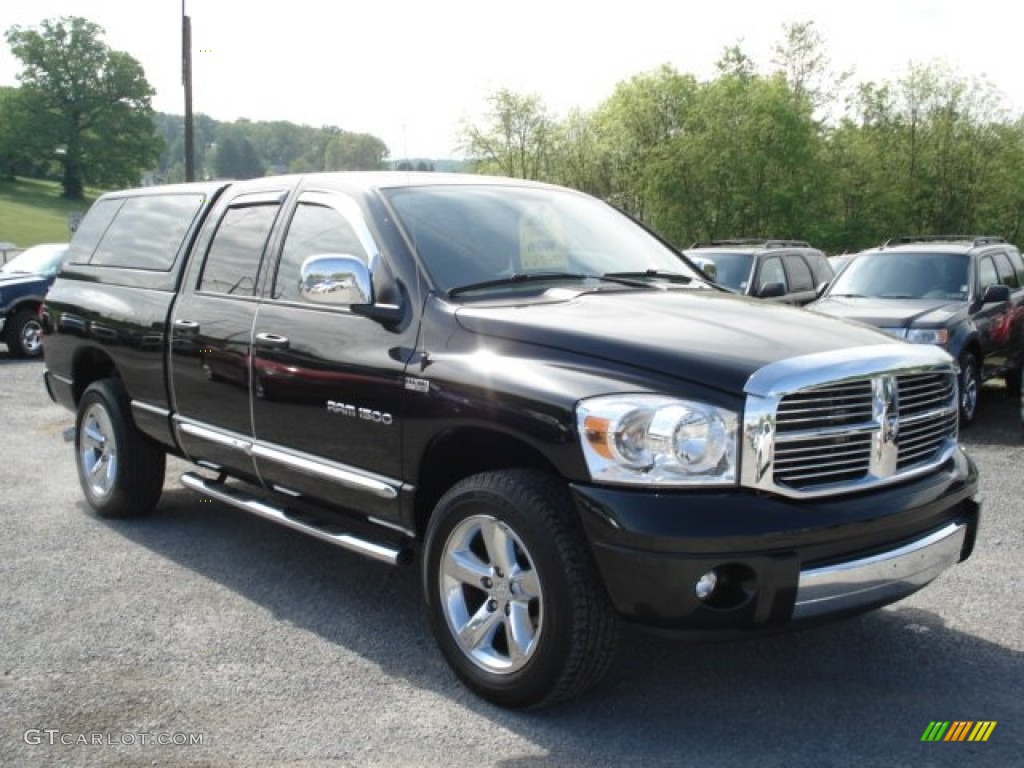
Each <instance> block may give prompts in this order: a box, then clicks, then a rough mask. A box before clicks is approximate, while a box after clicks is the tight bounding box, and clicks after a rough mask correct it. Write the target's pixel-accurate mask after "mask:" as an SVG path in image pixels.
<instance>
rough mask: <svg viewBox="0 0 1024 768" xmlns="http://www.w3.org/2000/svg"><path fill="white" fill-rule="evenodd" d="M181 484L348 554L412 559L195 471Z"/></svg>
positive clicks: (392, 560)
mask: <svg viewBox="0 0 1024 768" xmlns="http://www.w3.org/2000/svg"><path fill="white" fill-rule="evenodd" d="M181 484H182V485H184V486H185V487H186V488H188V489H189V490H193V491H196V492H197V493H201V494H204V495H206V496H209V497H210V498H213V499H217V501H222V502H224V503H225V504H230V505H231V506H233V507H238V508H239V509H242V510H245V511H246V512H252V513H253V514H255V515H258V516H259V517H262V518H265V519H267V520H271V521H272V522H275V523H280V524H281V525H284V526H286V527H288V528H292V529H294V530H296V531H301V532H302V533H305V534H309V535H310V536H314V537H316V538H318V539H320V540H321V541H326V542H328V543H329V544H334V545H336V546H339V547H341V548H343V549H347V550H349V551H350V552H355V553H357V554H360V555H364V556H365V557H369V558H372V559H374V560H380V561H381V562H384V563H388V564H389V565H400V564H405V563H408V562H410V561H411V560H412V551H411V550H409V549H408V548H398V547H393V546H391V545H388V544H378V543H376V542H373V541H367V540H366V539H362V538H359V537H358V536H355V535H353V534H351V533H334V532H332V531H328V530H326V529H324V528H320V527H318V526H316V525H312V524H310V523H307V522H304V521H302V520H298V519H296V518H295V517H294V516H292V515H291V514H289V513H288V510H287V509H285V508H284V507H278V506H275V505H273V504H270V503H268V502H266V501H264V500H262V499H260V498H257V497H256V496H251V495H249V494H247V493H245V492H244V491H241V490H239V489H238V488H233V487H229V486H227V485H225V484H224V483H218V482H217V481H216V480H208V479H206V478H205V477H202V476H200V475H197V474H196V473H195V472H186V473H185V474H183V475H182V476H181Z"/></svg>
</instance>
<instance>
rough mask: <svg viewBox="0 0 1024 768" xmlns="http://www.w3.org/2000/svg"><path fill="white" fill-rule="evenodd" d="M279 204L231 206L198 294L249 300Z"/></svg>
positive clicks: (212, 245) (212, 246)
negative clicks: (245, 297)
mask: <svg viewBox="0 0 1024 768" xmlns="http://www.w3.org/2000/svg"><path fill="white" fill-rule="evenodd" d="M280 207H281V206H280V205H279V204H278V203H263V204H254V205H244V204H243V205H232V206H231V207H230V208H228V210H227V211H226V212H225V213H224V216H223V217H222V218H221V220H220V223H219V224H218V225H217V231H216V233H215V234H214V236H213V240H212V242H211V243H210V248H209V250H208V251H207V253H206V263H205V264H204V265H203V273H202V275H201V276H200V278H199V285H198V286H197V290H199V291H203V292H207V293H223V294H227V295H230V296H252V295H254V294H255V292H256V278H257V276H258V275H259V270H260V263H261V262H262V259H263V253H264V251H265V250H266V246H267V238H268V237H269V235H270V230H271V228H272V227H273V225H274V220H275V219H276V218H277V213H278V211H279V210H280Z"/></svg>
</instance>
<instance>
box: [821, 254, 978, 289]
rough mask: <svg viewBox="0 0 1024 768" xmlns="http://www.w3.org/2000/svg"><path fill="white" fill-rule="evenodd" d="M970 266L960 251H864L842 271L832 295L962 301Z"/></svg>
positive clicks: (966, 287) (834, 285)
mask: <svg viewBox="0 0 1024 768" xmlns="http://www.w3.org/2000/svg"><path fill="white" fill-rule="evenodd" d="M968 267H969V259H968V257H967V256H966V255H965V254H960V253H885V252H881V253H864V254H861V255H860V256H858V257H857V258H855V259H853V260H852V261H851V262H850V263H849V264H848V265H847V266H846V269H844V270H843V271H842V272H840V273H839V276H838V277H837V278H836V280H835V282H834V283H833V284H832V289H831V290H830V291H829V296H865V297H871V298H880V299H960V300H963V299H966V298H967V294H968V292H969V283H968V279H969V278H968Z"/></svg>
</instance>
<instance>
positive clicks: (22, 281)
mask: <svg viewBox="0 0 1024 768" xmlns="http://www.w3.org/2000/svg"><path fill="white" fill-rule="evenodd" d="M48 282H49V281H48V280H47V279H46V278H45V277H43V276H42V275H35V274H32V273H31V272H0V288H13V287H15V286H18V285H32V284H36V285H39V286H41V287H45V286H46V284H47V283H48Z"/></svg>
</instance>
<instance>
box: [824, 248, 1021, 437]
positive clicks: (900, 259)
mask: <svg viewBox="0 0 1024 768" xmlns="http://www.w3.org/2000/svg"><path fill="white" fill-rule="evenodd" d="M809 309H813V310H815V311H818V312H822V313H824V314H828V315H835V316H838V317H845V318H848V319H851V320H859V321H862V322H866V323H870V324H871V325H875V326H877V327H879V328H881V329H882V330H883V331H886V332H888V333H890V334H892V335H893V336H897V337H899V338H901V339H906V340H907V341H911V342H916V343H919V344H937V345H939V346H940V347H942V348H943V349H945V350H946V351H947V352H949V354H951V355H952V356H953V357H954V358H956V359H957V360H958V361H959V363H960V419H961V423H963V424H969V423H970V422H971V421H972V420H973V419H974V416H975V413H976V411H977V407H978V388H979V386H980V385H981V383H982V382H984V381H987V380H988V379H991V378H996V377H1003V378H1005V379H1006V383H1007V388H1008V390H1009V391H1010V392H1019V391H1020V378H1021V361H1022V359H1024V261H1022V260H1021V255H1020V252H1019V251H1018V250H1017V248H1015V247H1014V246H1013V245H1011V244H1009V243H1007V242H1006V241H1005V240H1004V239H1003V238H1001V237H976V236H963V235H929V236H914V237H898V238H894V239H892V240H889V241H887V242H886V243H885V245H882V246H880V247H878V248H872V249H869V250H867V251H864V252H862V253H860V254H858V255H857V258H855V259H853V260H852V261H851V262H850V264H849V265H847V267H846V268H845V269H844V270H843V271H842V272H841V273H840V274H839V276H838V277H836V279H835V281H834V282H833V284H832V285H831V287H830V288H829V289H828V291H827V293H826V294H825V295H824V296H823V297H822V298H821V299H820V300H819V301H816V302H814V303H813V304H811V305H810V306H809Z"/></svg>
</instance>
